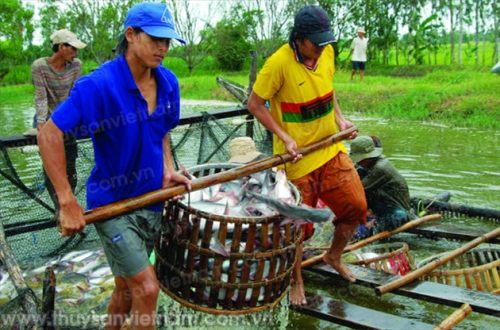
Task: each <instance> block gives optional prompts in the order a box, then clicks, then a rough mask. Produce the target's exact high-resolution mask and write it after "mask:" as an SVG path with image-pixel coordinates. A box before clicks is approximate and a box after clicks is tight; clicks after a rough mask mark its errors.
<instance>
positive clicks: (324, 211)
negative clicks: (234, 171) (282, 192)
mask: <svg viewBox="0 0 500 330" xmlns="http://www.w3.org/2000/svg"><path fill="white" fill-rule="evenodd" d="M247 193H248V194H250V195H251V196H253V197H255V198H256V199H258V200H260V201H262V202H263V203H265V204H267V205H269V206H271V207H272V208H274V209H275V210H277V211H278V212H279V213H280V214H281V215H283V216H285V217H287V218H290V219H297V220H305V221H308V222H311V223H321V222H326V221H331V220H333V218H334V214H333V212H332V211H331V210H330V209H329V208H321V209H315V208H312V207H310V206H307V205H305V204H302V205H301V206H296V205H292V204H288V203H286V202H284V201H282V200H279V199H275V198H272V197H267V196H263V195H261V194H258V193H254V192H250V191H249V192H247Z"/></svg>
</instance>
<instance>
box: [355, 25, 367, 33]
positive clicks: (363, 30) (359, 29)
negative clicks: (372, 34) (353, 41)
mask: <svg viewBox="0 0 500 330" xmlns="http://www.w3.org/2000/svg"><path fill="white" fill-rule="evenodd" d="M356 32H358V33H365V28H364V27H361V26H360V27H359V28H358V29H357V30H356Z"/></svg>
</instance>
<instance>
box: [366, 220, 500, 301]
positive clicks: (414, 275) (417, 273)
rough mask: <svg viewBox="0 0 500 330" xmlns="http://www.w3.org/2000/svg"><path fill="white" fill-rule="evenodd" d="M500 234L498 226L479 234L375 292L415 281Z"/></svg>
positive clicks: (381, 286)
mask: <svg viewBox="0 0 500 330" xmlns="http://www.w3.org/2000/svg"><path fill="white" fill-rule="evenodd" d="M498 235H500V228H497V229H495V230H492V231H490V232H489V233H487V234H484V235H483V236H479V237H478V238H476V239H475V240H472V241H470V242H469V243H467V244H465V245H463V246H462V247H460V248H458V249H455V250H453V251H450V252H449V253H447V254H445V255H443V256H442V257H439V258H436V259H435V260H433V261H432V262H430V263H428V264H426V265H425V266H423V267H420V268H418V269H415V270H414V271H411V272H409V273H408V274H406V275H405V276H403V277H400V278H398V279H396V280H394V281H392V282H389V283H386V284H384V285H380V286H378V287H376V288H375V292H376V293H377V294H378V295H382V294H384V293H387V292H389V291H392V290H394V289H397V288H399V287H401V286H403V285H405V284H408V283H411V282H413V281H415V280H416V279H418V278H420V277H421V276H423V275H425V274H427V273H429V272H431V271H432V270H434V269H436V268H437V267H439V266H441V265H443V264H445V263H447V262H448V261H450V260H451V259H454V258H456V257H458V256H460V255H462V254H464V253H465V252H467V251H469V250H470V249H472V248H474V247H476V246H478V245H479V244H481V243H484V242H487V241H489V240H490V239H492V238H495V237H497V236H498Z"/></svg>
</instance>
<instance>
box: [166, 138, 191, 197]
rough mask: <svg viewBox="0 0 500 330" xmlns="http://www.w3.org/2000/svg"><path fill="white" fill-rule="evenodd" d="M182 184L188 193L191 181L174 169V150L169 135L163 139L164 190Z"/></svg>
mask: <svg viewBox="0 0 500 330" xmlns="http://www.w3.org/2000/svg"><path fill="white" fill-rule="evenodd" d="M176 183H182V184H183V185H185V186H186V189H187V190H188V191H190V190H191V181H190V180H189V179H188V178H186V177H185V176H184V175H182V174H180V173H179V172H177V171H176V170H175V168H174V161H173V159H172V150H171V148H170V139H169V134H167V135H165V136H164V137H163V185H162V187H163V188H167V187H170V186H173V185H175V184H176Z"/></svg>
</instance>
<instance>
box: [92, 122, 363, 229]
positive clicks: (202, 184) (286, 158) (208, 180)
mask: <svg viewBox="0 0 500 330" xmlns="http://www.w3.org/2000/svg"><path fill="white" fill-rule="evenodd" d="M354 131H357V128H356V126H353V127H351V128H349V129H347V130H344V131H341V132H339V133H337V134H334V135H332V136H329V137H327V138H325V139H323V140H321V141H318V142H316V143H313V144H310V145H308V146H305V147H303V148H301V149H300V150H298V153H300V154H302V155H307V154H310V153H311V152H313V151H316V150H319V149H322V148H325V147H327V146H330V145H332V144H334V143H336V142H339V141H342V140H345V139H347V138H348V137H350V136H351V134H352V133H353V132H354ZM292 160H293V157H292V155H290V154H288V153H285V154H282V155H273V156H270V157H267V158H264V159H262V160H258V161H255V162H251V163H248V164H246V165H244V166H241V167H236V168H233V169H230V170H227V171H223V172H220V173H216V174H213V175H208V176H205V177H202V178H198V179H195V180H193V181H191V191H195V190H200V189H204V188H206V187H209V186H212V185H214V184H219V183H223V182H227V181H232V180H236V179H238V178H240V177H244V176H247V175H250V174H253V173H257V172H261V171H264V170H267V169H269V168H272V167H275V166H278V165H281V164H284V163H286V162H290V161H292ZM186 192H187V190H186V187H185V186H184V185H177V186H174V187H170V188H165V189H159V190H155V191H152V192H149V193H146V194H144V195H140V196H137V197H134V198H129V199H125V200H123V201H118V202H114V203H111V204H108V205H105V206H101V207H98V208H95V209H93V210H89V211H87V212H85V214H84V218H85V222H86V223H87V224H89V223H94V222H98V221H102V220H107V219H109V218H113V217H116V216H118V215H122V214H125V213H129V212H132V211H134V210H137V209H140V208H143V207H145V206H148V205H151V204H155V203H159V202H163V201H166V200H168V199H170V198H172V197H174V196H178V195H183V194H185V193H186Z"/></svg>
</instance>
